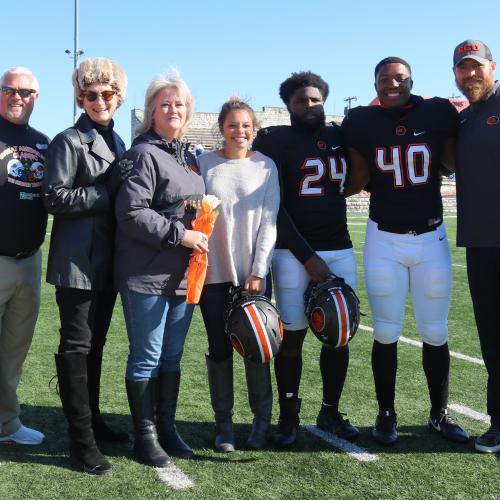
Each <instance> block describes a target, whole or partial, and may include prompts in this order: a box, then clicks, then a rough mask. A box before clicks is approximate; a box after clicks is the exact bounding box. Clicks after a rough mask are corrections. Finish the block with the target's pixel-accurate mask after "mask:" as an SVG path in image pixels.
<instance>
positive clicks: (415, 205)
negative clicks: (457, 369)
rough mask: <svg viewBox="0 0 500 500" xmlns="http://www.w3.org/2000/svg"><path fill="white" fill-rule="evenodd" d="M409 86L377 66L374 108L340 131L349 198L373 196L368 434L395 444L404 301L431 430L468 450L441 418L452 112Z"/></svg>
mask: <svg viewBox="0 0 500 500" xmlns="http://www.w3.org/2000/svg"><path fill="white" fill-rule="evenodd" d="M412 85H413V81H412V79H411V69H410V66H409V64H408V63H407V62H406V61H405V60H403V59H400V58H399V57H388V58H386V59H383V60H382V61H380V62H379V63H378V64H377V66H376V67H375V90H376V91H377V96H378V99H379V101H380V106H368V107H358V108H354V109H352V110H350V111H349V114H348V116H347V118H346V119H345V120H344V122H343V123H342V131H343V133H344V138H345V141H346V144H347V146H348V153H349V158H350V165H351V171H350V177H349V183H348V185H346V189H345V194H346V196H349V195H351V194H354V193H357V192H359V191H360V190H361V189H362V188H364V187H366V189H367V190H368V191H369V192H370V194H371V197H370V215H369V219H368V223H367V228H366V239H365V247H364V269H365V280H366V289H367V293H368V299H369V302H370V307H371V311H372V318H373V329H374V341H373V350H372V369H373V377H374V380H375V391H376V395H377V401H378V406H379V413H378V416H377V419H376V422H375V427H374V429H373V432H372V434H373V438H374V439H375V440H376V441H378V442H380V443H382V444H392V443H394V442H395V441H396V439H397V418H396V412H395V406H394V399H395V386H396V371H397V342H398V339H399V337H400V335H401V331H402V329H403V321H404V316H405V302H406V296H407V295H408V292H410V294H411V297H412V301H413V308H414V311H415V318H416V323H417V329H418V332H419V333H420V335H421V337H422V340H423V349H422V364H423V369H424V373H425V376H426V379H427V386H428V390H429V396H430V406H431V408H430V415H429V426H430V428H431V429H433V430H435V431H436V432H438V433H439V434H441V435H442V436H443V437H445V438H448V439H451V440H453V441H457V442H465V441H467V440H468V439H469V435H468V434H467V433H466V432H465V431H464V430H463V429H462V428H461V427H460V426H459V425H458V424H457V423H456V422H455V420H453V419H452V418H451V416H450V415H449V414H448V410H447V406H448V381H449V369H450V353H449V349H448V319H447V318H448V311H449V307H450V296H451V256H450V250H449V247H448V241H447V236H446V229H445V226H444V224H443V206H442V200H441V193H440V186H441V174H442V168H443V165H444V166H446V167H447V168H448V169H449V170H454V155H453V151H454V141H455V136H456V133H457V128H458V113H457V112H456V110H455V109H454V108H453V106H452V105H451V104H450V102H449V101H448V100H447V99H441V98H438V97H434V98H432V99H425V100H424V99H423V98H422V97H419V96H416V95H413V94H412V93H411V89H412Z"/></svg>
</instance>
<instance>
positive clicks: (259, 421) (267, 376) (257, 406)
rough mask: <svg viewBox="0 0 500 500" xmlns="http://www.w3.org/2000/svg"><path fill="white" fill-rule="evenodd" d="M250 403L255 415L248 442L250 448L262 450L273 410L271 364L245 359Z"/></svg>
mask: <svg viewBox="0 0 500 500" xmlns="http://www.w3.org/2000/svg"><path fill="white" fill-rule="evenodd" d="M245 374H246V379H247V388H248V403H249V404H250V408H251V410H252V413H253V422H252V431H251V433H250V436H249V437H248V440H247V445H248V447H249V448H252V449H254V450H260V449H262V448H264V446H265V445H266V442H267V434H268V432H269V426H270V424H271V414H272V409H273V390H272V387H271V372H270V369H269V363H265V364H258V363H253V362H252V361H248V360H247V359H245Z"/></svg>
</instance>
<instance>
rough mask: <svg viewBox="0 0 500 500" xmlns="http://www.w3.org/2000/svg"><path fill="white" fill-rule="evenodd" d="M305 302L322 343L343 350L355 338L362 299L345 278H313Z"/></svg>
mask: <svg viewBox="0 0 500 500" xmlns="http://www.w3.org/2000/svg"><path fill="white" fill-rule="evenodd" d="M304 303H305V314H306V316H307V320H308V322H309V327H310V328H311V330H312V331H313V333H314V335H316V337H317V338H318V339H319V340H320V341H321V342H322V343H323V344H325V345H327V346H329V347H331V348H333V349H340V348H342V347H345V346H346V345H347V344H348V343H349V342H350V341H351V340H352V338H353V337H354V334H355V333H356V331H357V329H358V325H359V317H360V311H359V299H358V297H357V295H356V293H355V292H354V290H353V289H352V288H351V287H350V286H349V285H348V284H347V283H346V282H345V281H344V280H343V279H342V278H340V277H338V276H332V277H331V278H330V279H329V280H328V281H325V282H324V283H314V282H312V281H311V283H309V286H308V287H307V290H306V292H305V293H304Z"/></svg>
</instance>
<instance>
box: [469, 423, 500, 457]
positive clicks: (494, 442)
mask: <svg viewBox="0 0 500 500" xmlns="http://www.w3.org/2000/svg"><path fill="white" fill-rule="evenodd" d="M474 447H475V448H476V450H477V451H482V452H483V453H496V452H498V451H500V426H498V425H492V426H491V427H490V428H489V429H488V430H487V431H486V432H485V433H484V434H483V435H482V436H479V437H478V438H476V442H475V444H474Z"/></svg>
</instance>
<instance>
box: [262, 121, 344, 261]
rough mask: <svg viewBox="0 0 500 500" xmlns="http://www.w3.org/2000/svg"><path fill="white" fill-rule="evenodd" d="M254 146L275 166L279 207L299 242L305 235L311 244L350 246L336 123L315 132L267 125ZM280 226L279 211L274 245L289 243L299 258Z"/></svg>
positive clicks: (319, 247)
mask: <svg viewBox="0 0 500 500" xmlns="http://www.w3.org/2000/svg"><path fill="white" fill-rule="evenodd" d="M253 149H255V150H258V151H260V152H261V153H264V154H265V155H267V156H269V157H271V158H272V159H273V160H274V162H275V163H276V165H277V167H278V171H279V175H280V183H281V208H282V209H284V211H285V212H286V213H287V214H288V216H289V218H290V219H291V221H292V222H293V224H292V226H295V231H296V233H298V235H297V245H298V246H300V243H299V242H298V240H300V239H303V240H305V241H306V242H307V244H309V245H310V247H311V248H312V249H313V250H338V249H344V248H350V247H352V243H351V241H350V238H349V233H348V230H347V219H346V203H345V198H344V196H343V194H342V190H343V187H344V182H345V179H346V173H347V160H346V154H345V151H344V146H343V141H342V135H341V132H340V127H338V126H337V125H335V124H333V123H332V124H328V125H326V126H325V127H323V128H322V129H321V130H320V131H319V132H317V133H316V134H311V133H306V132H303V131H301V130H298V129H296V128H294V127H292V126H286V125H283V126H275V127H268V128H265V129H262V130H260V131H259V133H258V134H257V137H256V139H255V141H254V143H253ZM281 215H283V214H281ZM284 226H285V224H283V217H282V216H281V217H279V218H278V241H277V244H276V247H277V248H288V249H289V250H291V251H292V253H294V255H296V257H297V258H299V260H301V259H300V256H298V255H297V252H296V251H295V250H296V248H294V247H295V246H296V245H295V242H293V241H291V238H289V231H288V229H286V228H284ZM285 232H287V235H286V237H285V234H284V233H285Z"/></svg>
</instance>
